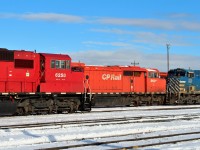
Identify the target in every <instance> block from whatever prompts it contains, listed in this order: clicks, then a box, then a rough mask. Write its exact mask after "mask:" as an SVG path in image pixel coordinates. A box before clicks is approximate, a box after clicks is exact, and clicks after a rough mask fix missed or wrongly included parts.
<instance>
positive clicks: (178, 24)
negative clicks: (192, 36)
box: [0, 13, 200, 33]
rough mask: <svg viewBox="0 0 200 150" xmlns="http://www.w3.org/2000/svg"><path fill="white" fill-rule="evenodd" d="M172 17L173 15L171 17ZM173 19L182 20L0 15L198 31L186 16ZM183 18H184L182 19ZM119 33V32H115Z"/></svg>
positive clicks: (29, 14) (0, 16)
mask: <svg viewBox="0 0 200 150" xmlns="http://www.w3.org/2000/svg"><path fill="white" fill-rule="evenodd" d="M171 16H173V15H171ZM174 16H175V17H179V18H180V17H181V16H182V18H183V19H182V20H180V19H179V20H175V19H154V18H151V19H149V18H112V17H110V18H108V17H95V18H93V17H87V18H86V17H83V16H76V15H69V14H59V13H25V14H0V18H17V19H27V20H43V21H55V22H65V23H90V24H96V23H98V24H107V25H120V26H134V27H142V28H148V29H162V30H190V31H191V30H192V31H200V22H198V21H196V19H192V20H191V19H190V20H187V19H188V18H187V17H186V16H187V14H174ZM183 16H185V17H183ZM115 32H118V33H120V32H121V31H120V30H118V31H115Z"/></svg>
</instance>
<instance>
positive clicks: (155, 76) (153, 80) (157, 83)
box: [146, 69, 166, 93]
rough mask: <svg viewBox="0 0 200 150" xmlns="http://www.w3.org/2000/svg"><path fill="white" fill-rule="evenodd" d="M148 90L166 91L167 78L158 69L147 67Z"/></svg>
mask: <svg viewBox="0 0 200 150" xmlns="http://www.w3.org/2000/svg"><path fill="white" fill-rule="evenodd" d="M146 85H147V86H146V92H164V93H165V92H166V80H165V79H164V78H161V77H160V72H159V71H158V70H157V69H146Z"/></svg>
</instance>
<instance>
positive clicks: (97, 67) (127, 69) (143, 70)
mask: <svg viewBox="0 0 200 150" xmlns="http://www.w3.org/2000/svg"><path fill="white" fill-rule="evenodd" d="M85 68H86V69H101V70H107V69H112V70H118V69H120V70H125V71H141V72H146V69H144V68H141V67H139V66H118V65H114V66H103V65H102V66H101V65H85Z"/></svg>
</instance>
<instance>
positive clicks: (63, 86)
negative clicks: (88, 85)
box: [40, 54, 83, 92]
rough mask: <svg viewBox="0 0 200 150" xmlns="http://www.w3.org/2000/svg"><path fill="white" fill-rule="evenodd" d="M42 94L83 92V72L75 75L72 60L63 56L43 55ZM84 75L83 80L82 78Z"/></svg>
mask: <svg viewBox="0 0 200 150" xmlns="http://www.w3.org/2000/svg"><path fill="white" fill-rule="evenodd" d="M40 62H41V71H40V72H41V77H40V78H41V84H40V92H82V91H83V83H82V81H80V79H83V72H82V73H80V74H73V73H72V72H74V71H72V70H71V58H70V57H69V56H68V55H61V54H41V60H40ZM81 75H82V78H80V76H81ZM76 79H78V80H76Z"/></svg>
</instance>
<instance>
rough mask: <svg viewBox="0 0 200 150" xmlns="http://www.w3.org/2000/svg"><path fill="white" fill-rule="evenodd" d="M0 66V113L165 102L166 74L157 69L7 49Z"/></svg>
mask: <svg viewBox="0 0 200 150" xmlns="http://www.w3.org/2000/svg"><path fill="white" fill-rule="evenodd" d="M0 66H1V76H0V114H17V115H24V114H30V113H53V112H56V113H61V112H66V111H67V112H74V111H78V110H81V111H86V110H87V111H90V110H91V105H94V106H117V105H124V106H125V105H134V106H137V105H141V104H146V105H151V104H155V103H156V104H164V103H165V97H166V80H165V78H164V77H165V74H164V75H163V73H160V72H159V71H158V70H157V69H146V68H141V67H137V66H87V65H85V64H84V63H75V62H74V63H72V61H71V58H70V57H69V56H68V55H61V54H46V53H36V52H30V51H24V50H21V51H19V50H7V49H0Z"/></svg>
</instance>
